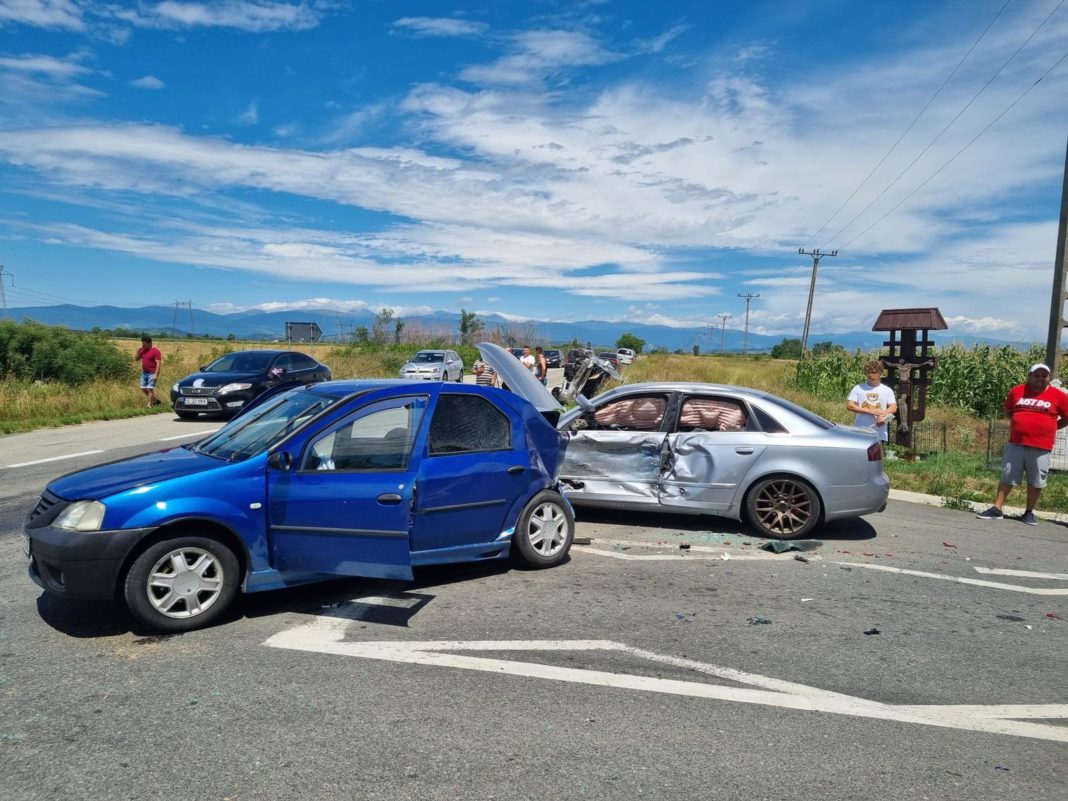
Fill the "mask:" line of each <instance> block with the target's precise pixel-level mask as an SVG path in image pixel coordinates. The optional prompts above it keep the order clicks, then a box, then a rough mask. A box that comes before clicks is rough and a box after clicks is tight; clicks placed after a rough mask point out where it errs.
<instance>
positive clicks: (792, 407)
mask: <svg viewBox="0 0 1068 801" xmlns="http://www.w3.org/2000/svg"><path fill="white" fill-rule="evenodd" d="M760 397H761V399H762V400H764V401H765V402H767V403H770V404H772V405H774V406H781V407H782V408H784V409H786V410H788V411H789V412H792V413H793V414H796V415H797V416H798V417H800V418H802V419H804V420H807V421H808V422H810V423H811V424H812V425H814V426H816V427H817V428H822V429H824V430H826V429H829V428H834V423H832V422H831V421H830V420H824V419H823V418H822V417H820V416H819V415H818V414H816V413H815V412H810V411H809V410H808V409H806V408H805V407H804V406H798V405H797V404H796V403H793V402H791V401H788V400H786V399H785V398H780V397H778V396H776V395H761V396H760Z"/></svg>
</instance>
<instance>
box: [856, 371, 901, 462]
mask: <svg viewBox="0 0 1068 801" xmlns="http://www.w3.org/2000/svg"><path fill="white" fill-rule="evenodd" d="M864 375H865V376H867V379H868V380H867V381H866V382H864V383H863V384H857V385H856V386H855V387H853V391H852V392H850V393H849V397H848V398H847V399H846V408H847V409H848V410H849V411H851V412H853V414H855V415H856V419H855V420H854V421H853V425H857V426H863V427H865V428H874V429H875V431H876V432H877V433H878V434H879V439H881V440H882V441H883V442H886V441H887V440H888V438H889V434H888V433H887V430H886V421H887V420H889V419H890V418H891V417H893V416H894V413H895V412H897V401H896V400H895V399H894V391H893V390H892V389H890V387H888V386H887V385H886V384H884V383H882V379H883V365H882V362H879V361H876V360H875V359H872V360H871V361H870V362H868V363H867V364H865V365H864Z"/></svg>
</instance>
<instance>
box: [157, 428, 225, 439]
mask: <svg viewBox="0 0 1068 801" xmlns="http://www.w3.org/2000/svg"><path fill="white" fill-rule="evenodd" d="M218 430H219V429H217V428H209V429H208V430H207V431H191V432H190V433H188V434H179V435H178V436H176V437H163V438H162V439H158V440H156V442H170V441H171V440H172V439H185V438H186V437H202V436H204V435H205V434H214V433H215V432H216V431H218Z"/></svg>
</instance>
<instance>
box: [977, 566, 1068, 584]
mask: <svg viewBox="0 0 1068 801" xmlns="http://www.w3.org/2000/svg"><path fill="white" fill-rule="evenodd" d="M975 572H976V573H985V574H986V575H988V576H1020V577H1022V578H1040V579H1054V580H1059V581H1068V573H1036V572H1035V571H1033V570H1012V569H1011V568H1007V567H977V568H975Z"/></svg>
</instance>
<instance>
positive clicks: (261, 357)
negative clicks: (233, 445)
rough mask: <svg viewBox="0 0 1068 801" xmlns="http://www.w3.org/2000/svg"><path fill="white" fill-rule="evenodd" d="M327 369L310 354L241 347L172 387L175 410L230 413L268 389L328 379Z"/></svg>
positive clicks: (193, 413) (186, 416)
mask: <svg viewBox="0 0 1068 801" xmlns="http://www.w3.org/2000/svg"><path fill="white" fill-rule="evenodd" d="M330 378H331V373H330V368H329V367H327V366H326V365H325V364H320V363H319V362H317V361H316V360H315V359H313V358H312V357H311V356H308V355H307V354H304V353H298V352H296V351H285V350H241V351H235V352H234V353H227V354H224V355H223V356H220V357H219V358H218V359H216V360H215V361H213V362H212V363H211V364H208V365H205V366H204V367H201V368H200V372H198V373H193V374H191V375H187V376H186V377H185V378H182V379H180V380H179V381H176V382H175V383H174V386H172V387H171V403H172V404H173V405H174V413H175V414H177V415H178V416H179V417H181V418H182V419H184V420H188V419H192V418H194V417H196V416H197V415H200V414H211V415H225V416H233V415H234V414H237V413H238V412H239V411H241V410H242V409H243V408H245V406H247V405H248V404H250V403H251V402H252V401H253V400H255V399H256V398H257V397H259V396H260V395H261V394H262V393H264V392H266V391H267V390H274V389H277V388H279V387H286V386H294V387H295V386H303V385H307V384H315V383H318V382H320V381H329V380H330Z"/></svg>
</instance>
